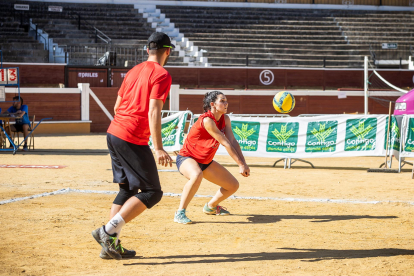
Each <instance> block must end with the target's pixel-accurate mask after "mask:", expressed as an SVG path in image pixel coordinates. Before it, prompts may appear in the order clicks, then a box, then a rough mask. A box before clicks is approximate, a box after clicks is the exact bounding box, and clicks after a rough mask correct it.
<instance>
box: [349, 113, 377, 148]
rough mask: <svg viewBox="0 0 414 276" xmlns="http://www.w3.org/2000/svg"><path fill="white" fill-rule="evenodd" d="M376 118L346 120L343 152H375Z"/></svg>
mask: <svg viewBox="0 0 414 276" xmlns="http://www.w3.org/2000/svg"><path fill="white" fill-rule="evenodd" d="M376 135H377V118H366V119H365V118H364V119H349V120H346V134H345V151H365V150H375V146H376V143H377V139H376Z"/></svg>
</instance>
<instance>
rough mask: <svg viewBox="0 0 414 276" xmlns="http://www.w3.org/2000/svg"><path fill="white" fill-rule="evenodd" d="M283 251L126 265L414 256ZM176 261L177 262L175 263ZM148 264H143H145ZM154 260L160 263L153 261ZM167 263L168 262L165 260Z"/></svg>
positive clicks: (377, 251)
mask: <svg viewBox="0 0 414 276" xmlns="http://www.w3.org/2000/svg"><path fill="white" fill-rule="evenodd" d="M279 250H284V252H260V253H239V254H210V255H204V254H203V255H193V254H192V255H170V256H160V257H149V258H145V257H136V259H140V260H142V261H143V262H139V263H131V264H124V265H125V266H129V265H168V264H206V263H215V264H217V263H234V262H251V261H272V260H275V261H277V260H302V261H303V262H318V261H326V260H341V259H363V258H375V257H392V256H402V255H414V250H409V249H399V248H381V249H356V250H341V249H339V250H334V249H300V248H279ZM173 259H176V260H173ZM146 260H147V261H149V262H144V261H146ZM152 260H159V262H154V261H152ZM163 260H166V261H163Z"/></svg>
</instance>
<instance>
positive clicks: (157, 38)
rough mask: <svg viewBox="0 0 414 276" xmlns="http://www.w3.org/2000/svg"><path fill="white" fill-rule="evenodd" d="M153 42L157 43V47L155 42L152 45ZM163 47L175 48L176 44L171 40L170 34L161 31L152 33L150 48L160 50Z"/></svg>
mask: <svg viewBox="0 0 414 276" xmlns="http://www.w3.org/2000/svg"><path fill="white" fill-rule="evenodd" d="M151 43H155V44H156V47H154V44H152V45H151ZM151 46H153V47H151ZM162 48H171V49H174V48H175V45H174V44H171V40H170V38H169V37H168V35H166V34H164V33H161V32H155V33H152V35H151V36H150V37H149V38H148V49H150V50H158V49H162Z"/></svg>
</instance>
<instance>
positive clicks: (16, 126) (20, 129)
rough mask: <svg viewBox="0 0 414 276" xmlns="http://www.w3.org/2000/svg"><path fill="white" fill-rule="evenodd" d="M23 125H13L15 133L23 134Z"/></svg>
mask: <svg viewBox="0 0 414 276" xmlns="http://www.w3.org/2000/svg"><path fill="white" fill-rule="evenodd" d="M23 125H25V124H14V128H15V129H16V131H17V132H23ZM26 125H27V124H26Z"/></svg>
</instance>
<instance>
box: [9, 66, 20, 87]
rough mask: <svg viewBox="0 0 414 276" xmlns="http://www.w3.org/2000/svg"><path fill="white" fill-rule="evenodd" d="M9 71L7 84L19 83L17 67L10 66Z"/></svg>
mask: <svg viewBox="0 0 414 276" xmlns="http://www.w3.org/2000/svg"><path fill="white" fill-rule="evenodd" d="M7 71H8V72H7V84H17V81H18V80H17V68H9V69H7Z"/></svg>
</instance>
